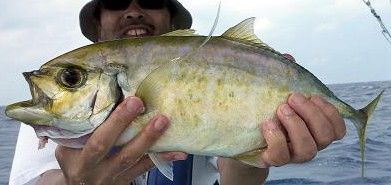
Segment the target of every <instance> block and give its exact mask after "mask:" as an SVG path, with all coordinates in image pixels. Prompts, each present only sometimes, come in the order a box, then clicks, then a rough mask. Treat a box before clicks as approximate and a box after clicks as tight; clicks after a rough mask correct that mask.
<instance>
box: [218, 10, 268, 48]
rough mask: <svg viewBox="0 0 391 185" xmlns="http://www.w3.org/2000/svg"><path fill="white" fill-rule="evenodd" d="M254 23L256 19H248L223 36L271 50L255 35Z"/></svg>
mask: <svg viewBox="0 0 391 185" xmlns="http://www.w3.org/2000/svg"><path fill="white" fill-rule="evenodd" d="M254 21H255V17H250V18H247V19H246V20H244V21H242V22H241V23H239V24H237V25H236V26H234V27H232V28H230V29H228V30H227V31H225V32H224V33H223V35H221V36H222V37H224V38H226V39H229V40H234V41H238V42H241V43H246V44H250V45H253V46H257V47H268V48H270V47H269V46H268V45H266V44H265V43H264V42H262V41H261V40H260V39H259V38H258V37H257V36H256V35H255V34H254ZM270 49H271V48H270Z"/></svg>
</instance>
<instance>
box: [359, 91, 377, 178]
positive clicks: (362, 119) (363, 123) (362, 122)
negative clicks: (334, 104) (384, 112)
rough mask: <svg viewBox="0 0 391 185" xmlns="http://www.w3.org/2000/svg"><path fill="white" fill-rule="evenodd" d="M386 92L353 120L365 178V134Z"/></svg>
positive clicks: (360, 111)
mask: <svg viewBox="0 0 391 185" xmlns="http://www.w3.org/2000/svg"><path fill="white" fill-rule="evenodd" d="M383 92H384V90H383V91H382V92H380V94H379V95H377V97H376V98H375V99H374V100H372V101H371V103H369V104H368V105H367V106H365V107H364V108H362V109H360V110H358V111H357V114H358V115H357V116H356V117H355V118H352V121H353V123H354V126H356V128H357V133H358V137H359V140H360V152H361V176H362V177H364V158H365V141H366V136H365V134H366V133H365V132H366V129H367V125H368V120H369V118H370V117H371V115H372V113H373V112H374V111H375V109H376V106H377V103H379V100H380V98H381V96H382V94H383Z"/></svg>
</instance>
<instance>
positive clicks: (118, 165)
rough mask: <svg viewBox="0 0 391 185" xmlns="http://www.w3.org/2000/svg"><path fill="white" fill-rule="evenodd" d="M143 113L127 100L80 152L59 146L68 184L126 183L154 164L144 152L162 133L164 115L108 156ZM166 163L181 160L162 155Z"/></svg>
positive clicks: (140, 105)
mask: <svg viewBox="0 0 391 185" xmlns="http://www.w3.org/2000/svg"><path fill="white" fill-rule="evenodd" d="M142 111H143V103H142V101H141V100H140V99H138V98H136V97H130V98H127V99H126V100H125V101H124V102H122V103H121V104H120V105H118V107H117V108H116V109H115V110H114V111H113V113H112V114H111V115H110V117H109V118H108V119H107V120H106V121H105V122H104V123H102V125H101V126H99V128H97V129H96V131H95V132H94V133H93V134H92V135H91V137H90V138H89V139H88V141H87V143H86V145H85V146H84V148H83V149H82V150H80V149H72V148H67V147H63V146H58V147H57V149H56V158H57V160H58V162H59V164H60V167H61V169H62V172H63V176H64V181H65V183H66V184H69V185H73V184H75V185H80V184H86V185H88V184H94V185H99V184H129V183H130V182H131V181H133V179H134V178H136V177H137V176H139V175H141V174H143V173H145V172H146V171H148V170H149V169H150V168H152V167H153V166H154V165H153V163H152V161H151V160H150V159H149V157H148V156H147V155H145V153H146V152H147V150H148V149H149V148H150V147H151V146H152V145H153V144H154V143H155V141H156V140H157V139H158V138H159V137H160V136H161V135H162V134H163V133H164V131H165V130H166V129H167V128H168V126H169V120H168V118H166V117H165V116H163V115H158V116H155V117H154V118H152V119H151V120H150V122H149V124H148V125H147V126H145V127H144V129H143V130H142V131H141V132H140V133H139V134H138V135H137V136H136V137H135V138H134V139H132V140H131V141H129V142H128V143H127V144H126V145H124V146H123V147H122V148H121V150H120V151H119V152H118V153H116V154H114V155H111V156H109V155H108V154H109V151H110V149H111V148H112V147H113V146H114V144H115V142H116V140H117V139H118V138H119V136H120V135H121V133H122V132H123V131H124V130H125V129H126V128H127V127H128V126H129V124H130V123H131V122H132V121H133V120H134V119H135V118H136V117H137V116H138V115H139V114H140V113H141V112H142ZM161 157H163V158H164V159H166V160H183V159H185V158H186V157H187V156H186V154H184V153H182V152H170V153H164V154H161Z"/></svg>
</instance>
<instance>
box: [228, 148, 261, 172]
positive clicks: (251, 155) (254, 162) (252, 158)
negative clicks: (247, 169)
mask: <svg viewBox="0 0 391 185" xmlns="http://www.w3.org/2000/svg"><path fill="white" fill-rule="evenodd" d="M261 153H262V150H261V149H257V150H253V151H250V152H246V153H243V154H239V155H237V156H234V157H232V158H233V159H235V160H238V161H240V162H242V163H244V164H247V165H250V166H254V167H257V168H266V164H265V163H264V162H263V161H262V160H261Z"/></svg>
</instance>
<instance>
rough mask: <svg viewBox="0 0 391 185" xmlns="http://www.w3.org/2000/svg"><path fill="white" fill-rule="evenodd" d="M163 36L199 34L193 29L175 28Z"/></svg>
mask: <svg viewBox="0 0 391 185" xmlns="http://www.w3.org/2000/svg"><path fill="white" fill-rule="evenodd" d="M161 36H172V37H179V36H199V35H197V34H195V30H193V29H184V30H175V31H172V32H168V33H165V34H163V35H161Z"/></svg>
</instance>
